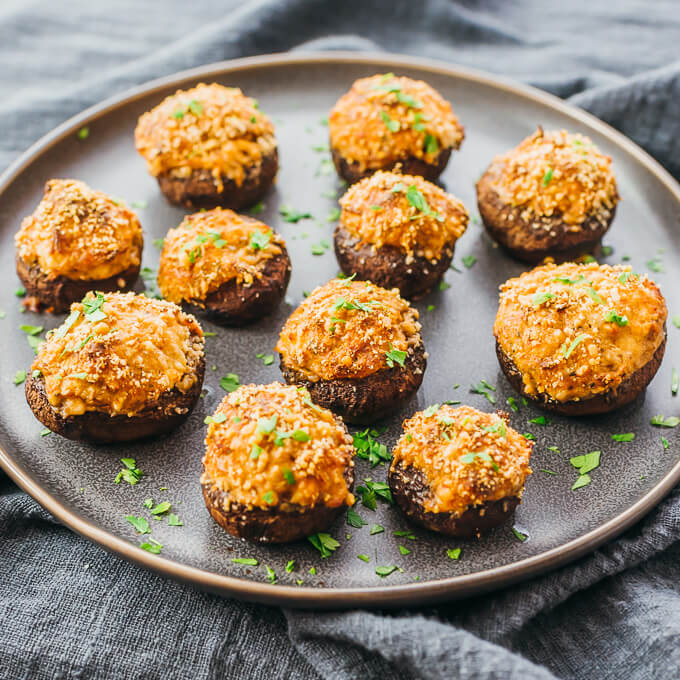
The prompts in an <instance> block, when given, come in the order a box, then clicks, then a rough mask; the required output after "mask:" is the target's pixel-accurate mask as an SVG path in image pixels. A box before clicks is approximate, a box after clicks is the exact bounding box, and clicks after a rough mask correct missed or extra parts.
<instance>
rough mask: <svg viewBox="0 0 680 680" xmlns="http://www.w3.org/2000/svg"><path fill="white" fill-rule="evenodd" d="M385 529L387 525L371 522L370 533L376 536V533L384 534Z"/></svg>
mask: <svg viewBox="0 0 680 680" xmlns="http://www.w3.org/2000/svg"><path fill="white" fill-rule="evenodd" d="M384 531H385V527H384V526H382V525H381V524H371V529H370V532H369V533H370V534H371V536H374V535H375V534H382V533H384Z"/></svg>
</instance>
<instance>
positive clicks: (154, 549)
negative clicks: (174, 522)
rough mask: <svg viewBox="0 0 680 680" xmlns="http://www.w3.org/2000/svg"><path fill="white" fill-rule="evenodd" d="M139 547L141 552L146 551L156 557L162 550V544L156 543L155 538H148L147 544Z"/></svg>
mask: <svg viewBox="0 0 680 680" xmlns="http://www.w3.org/2000/svg"><path fill="white" fill-rule="evenodd" d="M139 547H140V548H141V549H142V550H146V551H147V552H150V553H153V554H154V555H158V554H159V553H160V551H161V550H162V549H163V544H162V543H160V542H159V541H157V540H156V539H155V538H149V542H148V543H142V544H141V545H140V546H139Z"/></svg>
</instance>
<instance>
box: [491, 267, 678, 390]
mask: <svg viewBox="0 0 680 680" xmlns="http://www.w3.org/2000/svg"><path fill="white" fill-rule="evenodd" d="M500 290H501V294H500V306H499V309H498V314H497V316H496V321H495V323H494V335H495V336H496V340H497V341H498V343H499V344H500V347H501V349H502V350H503V352H504V353H505V354H506V355H507V356H508V357H510V359H511V360H512V361H513V363H514V364H515V366H516V367H517V369H518V370H519V371H520V372H521V374H522V379H523V382H524V389H525V390H526V392H527V394H538V393H545V394H547V395H548V396H549V397H551V398H552V399H554V400H556V401H571V400H578V399H587V398H589V397H592V396H595V395H597V394H600V393H602V392H606V391H607V390H611V389H615V388H617V387H618V386H619V385H620V384H621V383H622V382H623V381H624V380H626V379H627V378H629V377H630V376H631V375H632V374H633V373H635V371H637V370H638V369H640V368H642V367H643V366H644V365H645V364H646V363H647V362H648V361H650V359H652V357H653V356H654V353H655V352H656V350H657V349H658V347H659V345H660V344H661V342H662V341H663V339H664V337H665V328H664V326H665V322H666V316H667V315H668V312H667V310H666V303H665V301H664V298H663V296H662V295H661V292H660V291H659V289H658V288H657V287H656V285H655V284H654V283H653V282H652V281H650V280H649V279H648V278H647V276H646V275H644V276H638V275H636V274H633V273H631V271H630V267H626V266H621V265H617V266H614V267H612V266H610V265H597V264H588V265H579V264H573V263H566V264H562V265H559V266H556V265H554V264H548V265H545V266H542V267H537V268H536V269H533V270H532V271H530V272H526V273H524V274H522V275H521V276H520V277H519V278H514V279H510V280H509V281H507V282H506V283H504V284H503V285H502V286H501V288H500Z"/></svg>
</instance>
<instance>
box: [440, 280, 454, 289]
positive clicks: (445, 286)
mask: <svg viewBox="0 0 680 680" xmlns="http://www.w3.org/2000/svg"><path fill="white" fill-rule="evenodd" d="M449 288H451V284H450V283H446V281H443V280H442V281H440V282H439V290H448V289H449Z"/></svg>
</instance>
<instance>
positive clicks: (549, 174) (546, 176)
mask: <svg viewBox="0 0 680 680" xmlns="http://www.w3.org/2000/svg"><path fill="white" fill-rule="evenodd" d="M552 178H553V169H552V168H548V169H547V170H546V171H545V174H544V175H543V186H544V187H547V186H548V183H549V182H550V180H551V179H552Z"/></svg>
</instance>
